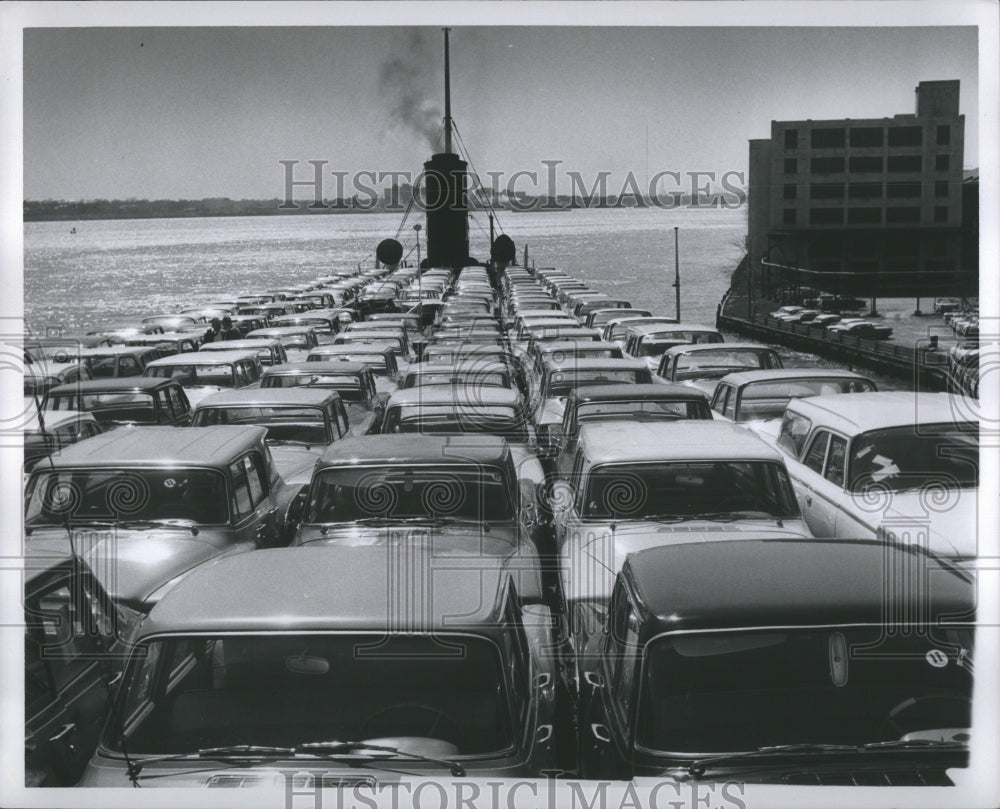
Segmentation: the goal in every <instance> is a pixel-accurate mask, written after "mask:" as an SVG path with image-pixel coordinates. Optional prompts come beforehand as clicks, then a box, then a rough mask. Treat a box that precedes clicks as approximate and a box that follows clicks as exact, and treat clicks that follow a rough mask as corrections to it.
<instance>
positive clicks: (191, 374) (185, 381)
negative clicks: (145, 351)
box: [146, 363, 233, 388]
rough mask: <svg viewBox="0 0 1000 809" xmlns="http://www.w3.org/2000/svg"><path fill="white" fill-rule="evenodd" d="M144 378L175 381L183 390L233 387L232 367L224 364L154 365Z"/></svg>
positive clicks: (147, 370) (148, 369)
mask: <svg viewBox="0 0 1000 809" xmlns="http://www.w3.org/2000/svg"><path fill="white" fill-rule="evenodd" d="M146 376H155V377H159V378H161V379H176V380H177V381H178V382H180V383H181V385H183V386H184V387H185V388H192V387H199V386H201V385H207V386H213V387H219V388H231V387H233V366H232V365H229V364H226V363H213V364H211V365H154V366H152V367H150V368H147V369H146Z"/></svg>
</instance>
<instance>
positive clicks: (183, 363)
mask: <svg viewBox="0 0 1000 809" xmlns="http://www.w3.org/2000/svg"><path fill="white" fill-rule="evenodd" d="M261 373H262V368H261V364H260V357H259V356H258V354H257V351H256V350H253V349H251V350H247V349H243V350H240V351H200V350H199V351H195V352H192V353H191V354H175V355H173V356H170V357H163V358H162V359H158V360H155V361H154V362H151V363H150V364H149V365H148V366H147V367H146V370H145V371H144V372H143V376H148V377H153V378H155V379H176V380H177V381H178V382H180V384H181V387H183V388H184V392H185V394H186V395H187V397H188V401H189V402H190V403H191V405H192V406H194V405H197V404H198V402H200V401H201V400H202V399H204V398H205V397H206V396H208V395H209V394H212V393H216V392H218V391H220V390H223V389H225V388H233V389H236V390H239V389H240V388H256V387H259V386H260V376H261Z"/></svg>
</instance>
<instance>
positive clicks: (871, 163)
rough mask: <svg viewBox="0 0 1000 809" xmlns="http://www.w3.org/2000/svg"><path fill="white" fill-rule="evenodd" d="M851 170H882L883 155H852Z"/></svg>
mask: <svg viewBox="0 0 1000 809" xmlns="http://www.w3.org/2000/svg"><path fill="white" fill-rule="evenodd" d="M850 167H851V171H857V172H865V171H882V158H881V157H852V158H851V161H850Z"/></svg>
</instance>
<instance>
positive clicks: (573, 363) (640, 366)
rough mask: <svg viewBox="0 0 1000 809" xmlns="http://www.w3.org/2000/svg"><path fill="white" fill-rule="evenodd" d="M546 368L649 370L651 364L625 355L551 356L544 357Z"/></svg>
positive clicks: (566, 369) (562, 370) (553, 370)
mask: <svg viewBox="0 0 1000 809" xmlns="http://www.w3.org/2000/svg"><path fill="white" fill-rule="evenodd" d="M543 363H544V365H545V368H546V370H549V369H551V370H552V372H559V373H561V372H565V371H648V370H649V366H648V365H646V363H645V362H644V361H643V360H638V359H633V358H632V357H625V358H624V359H615V358H613V357H566V359H563V360H555V359H552V358H551V357H547V358H544V359H543Z"/></svg>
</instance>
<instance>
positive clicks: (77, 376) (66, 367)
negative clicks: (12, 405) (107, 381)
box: [23, 359, 94, 400]
mask: <svg viewBox="0 0 1000 809" xmlns="http://www.w3.org/2000/svg"><path fill="white" fill-rule="evenodd" d="M93 378H94V377H93V375H92V374H91V373H90V366H89V365H87V363H85V362H66V363H62V364H60V363H56V362H53V361H51V360H45V359H41V360H35V361H33V362H29V363H27V364H26V365H25V366H24V383H23V384H24V395H25V396H37V397H39V400H41V399H42V398H44V396H45V394H46V393H48V392H49V391H50V390H52V388H54V387H56V386H57V385H65V384H68V383H70V382H79V381H81V380H84V379H93Z"/></svg>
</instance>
